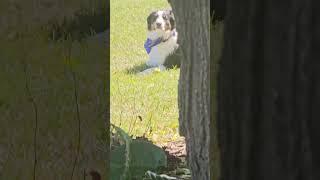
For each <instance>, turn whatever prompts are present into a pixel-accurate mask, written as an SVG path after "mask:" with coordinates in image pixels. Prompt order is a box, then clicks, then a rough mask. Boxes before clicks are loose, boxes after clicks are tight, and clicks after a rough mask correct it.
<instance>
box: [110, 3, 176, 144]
mask: <svg viewBox="0 0 320 180" xmlns="http://www.w3.org/2000/svg"><path fill="white" fill-rule="evenodd" d="M110 3H111V17H110V18H111V22H110V27H111V30H110V57H111V62H110V65H111V94H110V95H111V97H110V100H111V123H113V124H115V125H118V126H119V125H120V127H122V128H123V129H124V130H125V131H127V132H129V133H130V134H131V135H134V136H141V135H143V134H146V136H147V137H148V138H150V139H151V140H152V141H154V142H156V143H165V142H167V141H173V140H177V139H178V138H179V134H178V106H177V95H178V91H177V89H178V79H179V69H175V70H168V71H165V72H157V73H153V74H149V75H145V76H139V75H137V74H136V72H138V71H141V69H143V68H145V66H144V63H145V62H146V60H147V59H148V56H147V54H146V52H145V50H144V48H143V43H144V41H145V39H146V32H147V30H146V27H147V22H146V19H147V16H148V15H149V13H150V12H151V11H153V10H157V9H164V8H169V4H168V3H167V1H164V0H111V2H110ZM150 129H151V130H150Z"/></svg>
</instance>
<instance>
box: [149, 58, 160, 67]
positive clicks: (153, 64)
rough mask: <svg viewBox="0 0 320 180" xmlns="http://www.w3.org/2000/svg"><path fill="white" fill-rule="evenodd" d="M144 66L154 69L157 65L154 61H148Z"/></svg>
mask: <svg viewBox="0 0 320 180" xmlns="http://www.w3.org/2000/svg"><path fill="white" fill-rule="evenodd" d="M146 65H147V66H148V67H156V66H158V63H157V62H156V61H151V60H149V61H147V62H146Z"/></svg>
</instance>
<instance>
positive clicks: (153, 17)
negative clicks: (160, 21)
mask: <svg viewBox="0 0 320 180" xmlns="http://www.w3.org/2000/svg"><path fill="white" fill-rule="evenodd" d="M156 14H157V12H156V11H153V12H152V13H150V14H149V16H148V18H147V25H148V30H149V31H150V30H151V25H152V23H153V21H154V19H155V17H156Z"/></svg>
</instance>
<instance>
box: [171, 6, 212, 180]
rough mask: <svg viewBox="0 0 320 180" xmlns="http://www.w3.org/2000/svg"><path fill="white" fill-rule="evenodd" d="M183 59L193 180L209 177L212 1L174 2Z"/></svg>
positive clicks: (183, 123) (183, 114) (182, 104)
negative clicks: (210, 26)
mask: <svg viewBox="0 0 320 180" xmlns="http://www.w3.org/2000/svg"><path fill="white" fill-rule="evenodd" d="M170 3H171V5H172V9H173V12H174V13H175V17H176V21H177V30H178V32H179V43H180V47H181V51H182V54H183V55H182V62H181V68H180V79H179V98H178V99H179V122H180V133H181V134H182V135H183V136H185V137H186V142H187V155H188V162H189V166H190V168H191V171H192V179H199V180H200V179H201V180H206V179H209V169H210V167H209V137H210V128H209V125H210V114H209V113H210V109H209V108H210V83H209V76H210V75H209V69H210V66H209V61H210V49H209V47H210V41H209V38H210V34H209V33H210V32H209V23H210V12H209V10H210V9H209V8H210V1H209V0H199V1H193V0H184V1H171V2H170Z"/></svg>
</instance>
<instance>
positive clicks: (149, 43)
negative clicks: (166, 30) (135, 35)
mask: <svg viewBox="0 0 320 180" xmlns="http://www.w3.org/2000/svg"><path fill="white" fill-rule="evenodd" d="M175 35H176V33H175V31H173V32H172V34H171V35H170V36H169V38H168V39H170V38H171V37H172V36H175ZM168 39H165V40H163V39H162V38H158V39H155V40H152V39H150V38H147V40H146V41H145V43H144V48H145V49H146V51H147V53H148V54H149V53H150V52H151V49H152V48H153V47H154V46H156V45H158V44H160V43H161V42H166V41H167V40H168Z"/></svg>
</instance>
